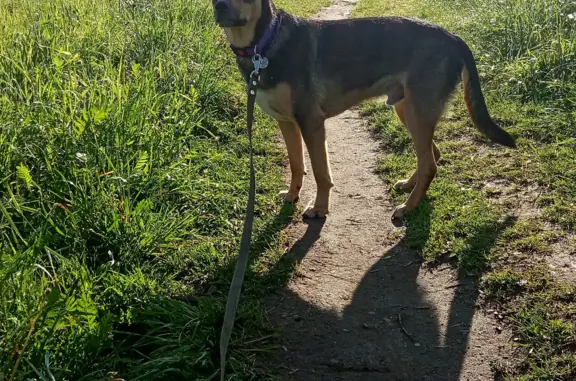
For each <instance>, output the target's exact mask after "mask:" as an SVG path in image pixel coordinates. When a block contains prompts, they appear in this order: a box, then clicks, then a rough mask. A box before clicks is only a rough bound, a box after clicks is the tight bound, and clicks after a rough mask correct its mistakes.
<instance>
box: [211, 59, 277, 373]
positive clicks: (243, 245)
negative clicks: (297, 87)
mask: <svg viewBox="0 0 576 381" xmlns="http://www.w3.org/2000/svg"><path fill="white" fill-rule="evenodd" d="M252 63H253V64H254V70H253V71H252V73H251V74H250V78H249V79H248V110H247V112H246V122H247V127H248V141H249V145H250V192H249V195H248V206H247V208H246V219H245V220H244V229H243V231H242V239H241V241H240V253H239V254H238V260H237V262H236V268H235V269H234V276H233V277H232V283H231V284H230V290H229V291H228V300H227V301H226V310H225V312H224V322H223V324H222V331H221V332H220V380H221V381H225V380H224V377H225V371H226V352H227V351H228V344H229V343H230V336H231V335H232V329H233V328H234V319H235V318H236V310H237V309H238V302H239V301H240V292H241V291H242V283H243V282H244V275H245V274H246V268H247V267H248V259H249V257H250V240H251V238H252V226H253V224H254V199H255V196H256V178H255V175H254V159H253V149H252V123H253V121H254V103H255V102H256V92H257V90H258V89H257V86H258V83H259V82H260V69H264V68H266V67H267V66H268V59H266V58H265V57H262V56H261V55H260V54H256V55H254V56H253V57H252Z"/></svg>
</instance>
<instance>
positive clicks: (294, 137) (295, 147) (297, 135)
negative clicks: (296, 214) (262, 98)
mask: <svg viewBox="0 0 576 381" xmlns="http://www.w3.org/2000/svg"><path fill="white" fill-rule="evenodd" d="M278 126H279V127H280V131H282V136H283V137H284V142H285V143H286V149H287V151H288V160H289V161H290V172H291V173H292V178H291V180H290V188H289V189H288V191H287V192H282V193H283V194H284V198H285V200H286V201H288V202H297V201H298V199H299V198H300V189H302V180H303V178H304V175H305V174H306V167H305V164H304V150H303V147H302V133H301V132H300V128H299V127H298V126H297V125H296V124H295V123H292V122H280V121H279V122H278Z"/></svg>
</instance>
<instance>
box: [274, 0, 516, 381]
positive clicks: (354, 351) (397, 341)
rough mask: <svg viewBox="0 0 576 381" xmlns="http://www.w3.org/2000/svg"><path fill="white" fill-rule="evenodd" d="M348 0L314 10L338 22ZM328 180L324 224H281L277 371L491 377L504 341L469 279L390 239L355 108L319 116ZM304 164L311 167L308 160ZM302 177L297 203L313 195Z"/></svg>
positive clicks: (451, 380) (386, 204)
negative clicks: (288, 262) (323, 123)
mask: <svg viewBox="0 0 576 381" xmlns="http://www.w3.org/2000/svg"><path fill="white" fill-rule="evenodd" d="M356 2H357V0H337V1H336V2H335V3H333V5H332V6H330V7H328V8H326V9H323V10H322V11H321V12H320V13H319V14H318V15H316V16H315V17H317V18H344V17H347V16H348V15H349V14H350V11H351V10H352V8H353V7H354V5H355V3H356ZM327 130H328V148H329V151H330V154H331V163H332V170H333V176H334V182H335V184H336V186H335V189H334V193H333V198H332V208H331V214H330V215H329V217H328V218H327V219H326V220H325V221H308V222H305V223H302V222H298V223H295V224H293V225H292V226H290V227H289V228H288V230H287V236H288V241H289V242H288V245H289V247H290V248H289V250H288V251H289V253H288V254H287V255H289V256H290V258H291V259H292V260H294V261H296V262H298V263H300V265H299V268H298V271H297V274H296V276H295V277H294V279H293V280H292V281H291V282H290V284H289V285H288V286H287V287H286V288H285V289H283V290H281V291H280V292H279V293H278V294H277V295H274V296H272V297H270V299H269V300H268V301H267V304H268V311H269V319H270V321H271V322H272V323H273V324H274V325H275V326H276V327H278V328H279V329H280V330H281V331H282V333H283V334H284V336H283V337H284V348H285V351H284V353H282V354H281V355H279V356H278V357H276V358H275V359H274V360H273V364H274V365H273V368H275V369H277V374H276V376H278V377H279V378H280V379H292V380H364V381H367V380H406V381H416V380H438V381H456V380H470V381H472V380H474V381H480V380H491V379H492V372H491V368H490V363H491V361H492V360H497V359H502V358H504V359H505V358H506V357H507V351H508V348H509V344H508V340H509V339H510V337H509V336H508V335H507V334H505V333H498V332H499V327H498V323H497V322H496V321H495V320H494V319H493V317H492V316H486V315H484V314H483V313H482V312H480V311H479V310H478V308H477V307H476V303H477V298H478V292H477V290H476V286H475V285H474V282H473V280H470V279H466V278H461V277H459V275H458V274H457V273H455V271H454V270H453V269H452V268H451V267H450V266H449V265H442V266H440V267H436V268H435V269H429V268H426V267H425V266H422V264H421V261H420V259H419V258H420V257H419V255H418V253H415V252H411V251H409V250H407V249H406V248H404V247H402V246H401V244H400V243H399V242H400V240H401V237H402V235H403V231H402V230H401V229H397V228H395V227H394V226H393V225H392V223H391V222H390V215H391V213H392V210H393V205H392V203H391V201H390V199H389V196H388V193H387V190H386V187H385V186H384V184H383V183H382V181H381V180H380V179H379V177H378V176H377V175H376V174H375V173H374V167H375V164H376V160H377V156H378V152H379V147H378V143H377V142H375V141H374V140H373V139H372V138H371V136H370V133H369V131H368V128H367V127H366V126H365V124H364V123H363V121H362V119H361V118H360V116H359V115H358V112H357V111H356V110H351V111H348V112H346V113H344V114H342V115H340V116H339V117H336V118H333V119H331V120H329V121H328V122H327ZM308 168H310V166H309V165H308ZM314 192H315V186H314V181H313V178H312V176H308V178H307V179H306V181H305V184H304V193H303V195H302V200H304V202H307V201H309V200H312V199H313V197H314Z"/></svg>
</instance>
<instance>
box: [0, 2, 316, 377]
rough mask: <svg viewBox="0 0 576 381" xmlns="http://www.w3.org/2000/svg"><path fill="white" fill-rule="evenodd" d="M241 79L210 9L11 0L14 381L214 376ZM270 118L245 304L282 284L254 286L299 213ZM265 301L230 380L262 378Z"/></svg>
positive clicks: (235, 206) (258, 136)
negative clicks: (293, 210)
mask: <svg viewBox="0 0 576 381" xmlns="http://www.w3.org/2000/svg"><path fill="white" fill-rule="evenodd" d="M284 3H285V4H288V5H290V4H291V5H292V7H295V4H294V3H290V2H284ZM322 4H325V1H321V2H309V3H307V5H306V6H305V7H303V8H302V9H301V11H302V12H303V14H310V13H312V12H313V11H315V10H317V9H318V7H319V6H320V5H322ZM239 79H240V76H239V74H237V73H236V70H235V64H234V63H233V58H232V55H231V54H230V53H229V51H228V49H227V44H226V41H225V39H224V36H223V33H222V32H221V31H220V30H219V29H218V28H216V26H215V24H214V22H213V20H212V12H211V9H210V3H209V2H207V1H204V0H137V1H133V0H121V1H117V0H104V1H100V2H90V1H86V0H56V1H48V0H0V290H1V292H0V380H24V379H42V380H48V379H50V374H52V375H53V376H54V377H55V379H57V380H87V381H88V380H101V379H104V378H106V374H107V373H108V372H118V377H123V378H126V379H143V380H157V379H158V380H166V379H194V380H203V379H210V378H211V377H212V376H213V375H214V374H215V372H216V369H217V367H218V350H217V337H218V333H219V329H220V324H221V318H222V314H223V303H224V300H225V298H224V297H225V293H226V292H227V287H228V285H229V281H230V278H231V274H232V266H233V262H234V258H235V255H236V253H237V249H238V243H239V236H240V232H241V228H242V223H243V218H244V208H245V203H246V200H247V193H248V167H247V152H248V151H247V149H248V141H247V137H246V134H245V125H244V123H245V122H244V108H245V103H244V93H243V86H242V85H241V83H240V81H239ZM257 120H258V122H257V126H256V128H255V151H256V167H257V172H258V195H257V205H256V215H257V217H256V226H255V233H254V245H253V253H252V254H253V263H252V269H251V271H250V274H249V275H248V278H247V281H248V283H247V287H246V292H247V294H248V295H260V294H262V293H263V292H265V291H266V290H268V289H269V288H270V287H273V286H274V284H278V283H279V282H282V280H283V279H285V278H283V277H281V276H279V274H278V273H277V272H276V273H275V272H274V271H270V274H272V275H270V276H269V277H268V278H265V279H262V278H261V277H258V276H256V275H257V274H258V272H259V271H261V270H262V269H268V268H271V267H274V266H275V264H276V261H277V259H278V246H277V243H278V240H279V232H280V230H281V228H282V226H283V224H284V223H285V221H286V219H287V218H288V215H289V213H290V210H284V211H281V210H280V206H281V205H280V202H279V200H278V199H277V198H276V192H277V191H278V189H279V187H281V184H282V168H281V165H280V164H281V163H282V162H283V160H284V157H283V154H282V152H281V151H279V150H278V148H277V146H276V144H275V142H276V141H277V131H276V128H275V126H274V125H273V124H272V123H271V121H270V120H269V119H267V118H263V115H262V114H261V113H258V118H257ZM280 271H282V270H281V269H280ZM255 299H257V298H251V297H245V298H243V300H242V302H241V306H240V311H239V316H238V319H237V326H236V330H235V334H234V337H233V341H232V347H231V353H230V373H231V374H234V375H233V376H232V378H230V379H254V378H258V377H260V376H259V375H260V374H261V373H260V371H259V370H258V369H256V368H255V363H254V355H255V353H256V352H257V351H259V350H265V349H266V348H267V346H269V345H270V344H269V343H268V342H267V340H266V337H267V335H268V332H267V330H266V324H265V322H264V321H263V318H262V314H261V308H260V306H259V305H258V304H257V303H256V302H253V301H252V300H255ZM47 360H48V362H47Z"/></svg>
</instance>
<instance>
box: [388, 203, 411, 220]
mask: <svg viewBox="0 0 576 381" xmlns="http://www.w3.org/2000/svg"><path fill="white" fill-rule="evenodd" d="M407 211H408V209H407V208H406V204H402V205H399V206H397V207H396V209H395V210H394V213H392V220H400V219H402V218H403V217H404V216H405V215H406V212H407Z"/></svg>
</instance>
